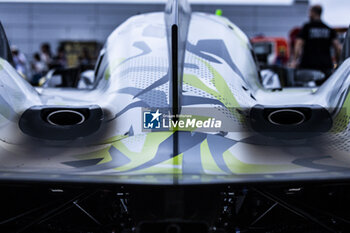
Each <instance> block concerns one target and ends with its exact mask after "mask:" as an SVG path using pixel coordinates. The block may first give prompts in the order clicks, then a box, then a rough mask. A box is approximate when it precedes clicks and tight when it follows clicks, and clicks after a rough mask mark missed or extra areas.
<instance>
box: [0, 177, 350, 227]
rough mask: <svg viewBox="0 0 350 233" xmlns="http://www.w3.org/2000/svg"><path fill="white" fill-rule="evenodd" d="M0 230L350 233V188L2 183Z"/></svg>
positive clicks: (339, 185)
mask: <svg viewBox="0 0 350 233" xmlns="http://www.w3.org/2000/svg"><path fill="white" fill-rule="evenodd" d="M0 188H1V199H0V201H1V211H0V232H35V233H44V232H45V233H46V232H53V233H56V232H57V233H60V232H69V233H71V232H72V233H73V232H74V233H83V232H84V233H85V232H86V233H88V232H89V233H95V232H106V233H112V232H115V233H133V232H135V233H158V232H159V233H160V232H161V233H234V232H235V233H236V232H237V233H238V232H271V233H274V232H315V233H316V232H349V229H350V211H349V209H350V201H349V200H350V198H349V197H350V185H349V184H348V183H346V182H342V183H339V182H338V183H306V184H305V183H304V184H298V183H293V184H291V183H285V184H249V185H208V186H121V185H117V186H115V185H83V184H80V185H77V184H37V183H36V184H29V183H27V184H19V183H18V184H1V186H0Z"/></svg>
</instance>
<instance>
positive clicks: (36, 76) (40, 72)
mask: <svg viewBox="0 0 350 233" xmlns="http://www.w3.org/2000/svg"><path fill="white" fill-rule="evenodd" d="M45 68H46V64H45V62H43V61H42V60H41V57H40V54H39V53H35V54H34V56H33V63H32V71H33V77H32V81H31V83H32V85H35V86H37V85H38V83H39V80H40V79H41V78H42V77H43V76H44V74H45V71H46V70H45Z"/></svg>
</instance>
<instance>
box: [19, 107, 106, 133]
mask: <svg viewBox="0 0 350 233" xmlns="http://www.w3.org/2000/svg"><path fill="white" fill-rule="evenodd" d="M102 120H103V112H102V109H101V108H100V107H99V106H96V105H93V106H84V107H67V106H34V107H31V108H30V109H28V110H26V111H25V112H24V113H23V115H22V116H21V118H20V121H19V127H20V129H21V130H22V132H23V133H25V134H27V135H30V136H32V137H36V138H40V139H47V140H73V139H76V138H80V137H86V136H89V135H91V134H93V133H95V132H96V131H98V129H99V128H100V126H101V123H102Z"/></svg>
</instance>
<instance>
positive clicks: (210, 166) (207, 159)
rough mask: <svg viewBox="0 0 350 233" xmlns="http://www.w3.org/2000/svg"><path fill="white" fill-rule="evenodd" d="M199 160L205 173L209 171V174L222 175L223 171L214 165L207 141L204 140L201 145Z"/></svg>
mask: <svg viewBox="0 0 350 233" xmlns="http://www.w3.org/2000/svg"><path fill="white" fill-rule="evenodd" d="M201 160H202V166H203V169H204V170H206V171H211V172H217V173H224V171H223V170H221V169H220V168H219V167H218V165H217V164H216V162H215V160H214V158H213V156H212V154H211V152H210V149H209V145H208V140H207V139H205V140H204V141H203V142H202V143H201Z"/></svg>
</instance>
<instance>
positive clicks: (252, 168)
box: [223, 151, 299, 174]
mask: <svg viewBox="0 0 350 233" xmlns="http://www.w3.org/2000/svg"><path fill="white" fill-rule="evenodd" d="M223 156H224V161H225V163H226V165H227V167H228V168H229V169H230V170H231V171H232V173H235V174H259V173H268V172H282V171H286V170H292V169H297V168H299V167H298V166H296V165H265V164H248V163H244V162H242V161H240V160H238V159H237V158H236V157H235V156H234V155H233V154H232V153H231V152H230V151H226V152H224V154H223Z"/></svg>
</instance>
